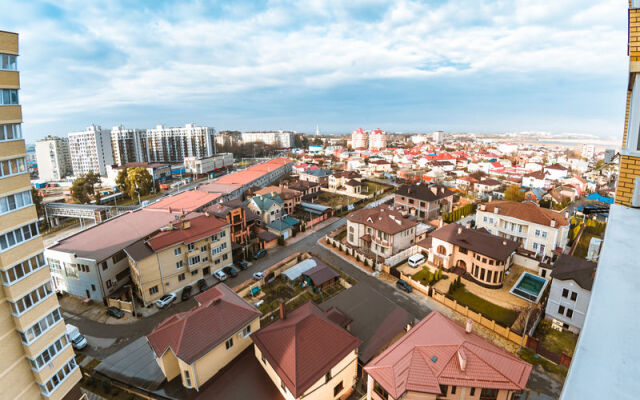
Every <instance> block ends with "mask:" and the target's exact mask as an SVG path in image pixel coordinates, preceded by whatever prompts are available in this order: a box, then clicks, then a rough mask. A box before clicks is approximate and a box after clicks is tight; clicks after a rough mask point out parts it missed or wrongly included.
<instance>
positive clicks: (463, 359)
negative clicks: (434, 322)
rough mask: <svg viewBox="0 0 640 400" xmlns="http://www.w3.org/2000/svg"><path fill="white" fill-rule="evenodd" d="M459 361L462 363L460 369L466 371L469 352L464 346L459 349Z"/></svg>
mask: <svg viewBox="0 0 640 400" xmlns="http://www.w3.org/2000/svg"><path fill="white" fill-rule="evenodd" d="M458 363H459V364H460V370H461V371H462V372H464V371H465V370H466V369H467V354H466V353H465V352H464V350H463V349H462V347H460V348H459V349H458Z"/></svg>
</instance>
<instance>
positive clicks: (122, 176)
mask: <svg viewBox="0 0 640 400" xmlns="http://www.w3.org/2000/svg"><path fill="white" fill-rule="evenodd" d="M128 175H129V168H122V169H121V170H120V171H118V177H117V178H116V187H117V188H118V190H119V191H120V192H122V193H123V194H124V195H128V194H129V183H128V182H127V176H128Z"/></svg>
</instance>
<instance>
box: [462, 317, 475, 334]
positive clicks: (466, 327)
mask: <svg viewBox="0 0 640 400" xmlns="http://www.w3.org/2000/svg"><path fill="white" fill-rule="evenodd" d="M472 327H473V320H472V319H471V318H467V324H466V325H465V327H464V331H465V332H467V333H471V328H472Z"/></svg>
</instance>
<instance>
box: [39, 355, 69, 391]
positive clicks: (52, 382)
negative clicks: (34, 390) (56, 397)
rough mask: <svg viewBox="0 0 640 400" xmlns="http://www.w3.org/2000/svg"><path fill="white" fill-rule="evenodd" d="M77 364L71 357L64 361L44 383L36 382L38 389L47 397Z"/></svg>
mask: <svg viewBox="0 0 640 400" xmlns="http://www.w3.org/2000/svg"><path fill="white" fill-rule="evenodd" d="M77 368H78V366H77V365H76V360H75V358H72V359H71V360H70V361H69V362H68V363H66V364H65V365H64V366H63V367H62V368H60V370H59V371H58V372H57V373H56V374H55V375H53V377H51V379H49V380H48V381H47V383H45V384H44V385H42V384H38V385H39V386H40V391H41V392H42V393H43V394H44V395H45V396H47V397H49V395H50V394H51V393H52V392H53V391H54V390H56V389H57V388H58V386H60V385H61V384H62V382H64V381H65V380H66V378H67V377H68V376H69V375H71V374H72V373H73V372H74V371H75V370H76V369H77Z"/></svg>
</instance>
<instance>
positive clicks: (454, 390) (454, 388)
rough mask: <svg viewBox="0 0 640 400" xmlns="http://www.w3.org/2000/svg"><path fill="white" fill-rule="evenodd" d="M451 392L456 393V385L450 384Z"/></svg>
mask: <svg viewBox="0 0 640 400" xmlns="http://www.w3.org/2000/svg"><path fill="white" fill-rule="evenodd" d="M451 394H456V387H455V386H451Z"/></svg>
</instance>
